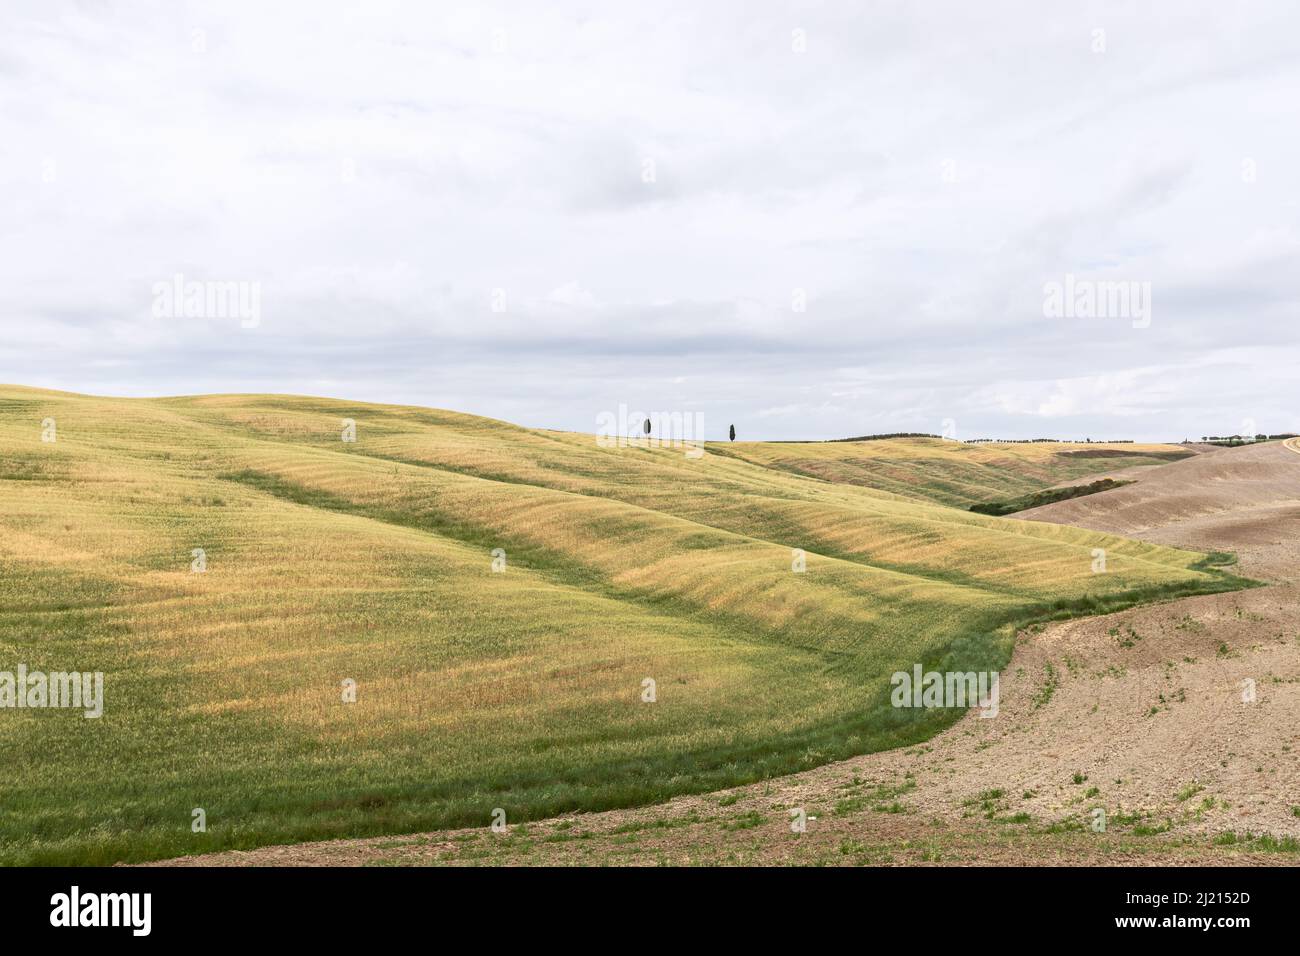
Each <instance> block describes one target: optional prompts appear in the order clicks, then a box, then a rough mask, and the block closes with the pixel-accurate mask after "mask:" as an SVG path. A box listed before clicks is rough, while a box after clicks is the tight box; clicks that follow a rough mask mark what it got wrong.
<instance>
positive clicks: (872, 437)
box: [826, 432, 942, 441]
mask: <svg viewBox="0 0 1300 956" xmlns="http://www.w3.org/2000/svg"><path fill="white" fill-rule="evenodd" d="M940 437H942V436H940V435H931V434H930V433H929V432H890V433H889V434H887V435H859V436H858V437H857V438H828V439H826V440H827V441H881V440H883V439H886V438H940Z"/></svg>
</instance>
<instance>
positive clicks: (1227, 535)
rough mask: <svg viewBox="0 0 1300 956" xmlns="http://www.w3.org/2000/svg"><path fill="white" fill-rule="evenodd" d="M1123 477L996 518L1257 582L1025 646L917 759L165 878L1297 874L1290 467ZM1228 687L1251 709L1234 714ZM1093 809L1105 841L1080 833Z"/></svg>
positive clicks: (871, 762) (1299, 453)
mask: <svg viewBox="0 0 1300 956" xmlns="http://www.w3.org/2000/svg"><path fill="white" fill-rule="evenodd" d="M1135 477H1139V479H1140V480H1139V483H1138V484H1134V485H1129V486H1126V487H1123V488H1118V489H1115V490H1113V491H1108V492H1103V493H1101V494H1097V495H1091V496H1088V497H1084V498H1076V499H1072V500H1070V501H1064V502H1059V503H1057V504H1054V505H1048V506H1045V507H1042V508H1036V509H1033V510H1031V511H1026V512H1022V513H1021V514H1019V515H1016V517H1018V518H1023V519H1027V520H1035V521H1052V522H1057V523H1068V524H1072V525H1078V526H1081V527H1087V528H1094V529H1097V530H1104V531H1112V532H1117V533H1119V534H1123V535H1126V536H1129V537H1134V538H1141V539H1144V540H1150V541H1156V542H1160V543H1164V544H1172V545H1178V546H1181V547H1186V548H1191V549H1194V550H1200V551H1235V552H1237V553H1238V555H1239V557H1240V567H1239V568H1238V569H1235V570H1237V571H1238V572H1239V573H1241V574H1244V575H1248V576H1251V577H1254V578H1257V579H1260V580H1265V581H1268V582H1270V584H1269V586H1267V587H1262V588H1257V589H1254V590H1248V591H1239V592H1233V593H1230V594H1222V595H1210V596H1203V597H1193V598H1186V599H1182V600H1177V601H1171V602H1167V603H1164V604H1157V605H1152V606H1149V607H1144V608H1137V609H1133V610H1129V611H1124V612H1121V613H1118V614H1112V615H1107V616H1104V617H1097V618H1088V619H1083V620H1076V621H1067V622H1063V623H1059V624H1054V625H1051V626H1049V627H1047V628H1045V629H1042V630H1041V631H1036V630H1031V631H1026V632H1024V633H1022V634H1021V635H1020V639H1019V641H1018V644H1017V648H1016V651H1015V654H1014V656H1013V659H1012V661H1011V663H1010V664H1009V665H1008V666H1007V668H1006V669H1005V670H1004V672H1003V678H1002V685H1001V712H1000V714H999V716H998V717H996V718H994V719H982V718H980V717H979V715H978V713H977V712H971V713H969V714H967V716H966V717H964V718H963V719H962V720H960V721H958V722H957V724H955V725H954V726H953V727H951V728H949V729H948V730H947V731H945V732H943V733H941V734H939V735H938V736H936V737H935V738H933V739H932V740H930V741H929V742H927V743H926V744H924V745H922V746H919V747H913V748H909V749H906V750H895V751H889V752H886V753H879V754H871V755H867V756H863V757H857V758H854V759H851V760H846V761H843V762H840V763H834V764H828V765H826V766H824V767H820V768H817V769H815V770H811V771H808V772H806V773H801V774H795V775H792V776H789V777H784V778H780V779H776V780H771V781H767V782H764V783H759V784H754V785H752V786H748V787H742V788H738V789H736V790H733V791H729V792H726V793H722V794H708V795H702V796H692V797H681V798H678V799H676V800H673V801H670V802H669V803H666V804H661V805H657V806H651V807H644V808H639V809H635V810H617V811H611V812H608V813H599V814H582V815H577V816H570V817H564V818H557V819H553V820H548V821H543V822H540V823H533V824H528V825H524V826H515V827H511V828H510V829H509V831H508V832H507V833H503V834H496V833H492V832H491V831H490V830H488V828H486V827H482V828H477V829H470V830H459V831H443V832H437V833H429V834H419V835H412V836H406V837H398V838H393V837H381V838H374V839H363V840H342V841H332V842H327V843H313V844H302V845H297V846H284V847H264V848H260V849H256V850H251V851H247V852H229V853H220V854H212V855H209V856H204V857H187V858H181V859H177V860H171V861H166V862H167V863H168V864H173V865H187V864H188V865H194V864H199V865H249V864H254V865H299V866H302V865H326V864H327V865H362V864H481V863H487V864H538V863H542V864H590V863H602V864H656V863H672V864H682V863H709V864H729V863H740V864H789V863H809V864H811V863H819V864H825V863H837V864H906V865H916V864H927V863H930V864H964V863H979V864H1006V865H1022V864H1026V863H1036V864H1075V865H1077V864H1111V865H1114V864H1173V865H1182V864H1186V865H1200V864H1206V863H1216V864H1236V863H1241V864H1251V865H1261V864H1270V863H1272V864H1287V865H1295V864H1296V863H1297V862H1300V854H1298V853H1297V852H1296V851H1295V849H1294V847H1295V845H1296V841H1297V839H1300V719H1298V718H1300V605H1298V603H1297V600H1296V598H1297V593H1296V588H1297V574H1296V569H1297V567H1300V450H1297V449H1294V448H1289V447H1286V446H1284V445H1282V444H1280V443H1269V444H1265V445H1257V446H1245V447H1241V448H1233V449H1214V450H1212V451H1205V452H1204V453H1202V454H1199V455H1197V456H1196V457H1194V458H1189V459H1186V460H1183V461H1179V462H1174V463H1171V464H1168V465H1160V466H1156V467H1154V468H1146V469H1143V470H1142V473H1141V474H1140V476H1135ZM1247 681H1253V688H1254V700H1253V701H1249V700H1243V693H1244V692H1245V691H1246V689H1247V688H1248V687H1250V686H1251V685H1250V684H1248V683H1246V682H1247ZM1247 696H1248V695H1247ZM1098 807H1100V808H1102V809H1103V810H1104V811H1105V813H1106V815H1107V816H1106V824H1107V825H1106V828H1105V831H1104V832H1094V830H1093V829H1092V823H1093V819H1094V818H1093V810H1094V808H1098ZM798 809H802V810H803V811H804V812H805V813H806V814H807V815H808V816H809V817H810V818H811V817H816V819H815V820H814V819H810V820H809V822H808V824H807V829H806V832H803V833H795V832H793V831H792V829H791V825H790V824H791V817H790V814H791V812H792V811H794V810H798ZM1244 834H1249V835H1251V837H1250V838H1249V839H1246V840H1244V842H1243V840H1242V835H1244ZM1261 836H1262V837H1264V839H1260V837H1261ZM1216 837H1217V841H1216ZM1229 839H1232V840H1233V841H1234V842H1233V843H1231V844H1228V843H1227V842H1226V841H1227V840H1229Z"/></svg>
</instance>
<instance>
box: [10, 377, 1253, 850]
mask: <svg viewBox="0 0 1300 956" xmlns="http://www.w3.org/2000/svg"><path fill="white" fill-rule="evenodd" d="M349 423H352V425H349ZM353 426H354V429H355V432H354V437H355V440H344V439H345V437H353V433H352V432H351V430H350V429H351V427H353ZM1080 450H1084V451H1091V452H1094V453H1095V452H1100V451H1103V450H1105V446H1088V447H1087V448H1086V449H1085V448H1083V446H1063V445H1054V446H1048V447H1046V448H1042V447H1039V446H1019V445H1017V446H992V445H986V446H961V445H957V444H955V443H950V442H940V441H937V440H919V439H916V440H914V439H906V440H898V441H875V442H858V443H825V444H818V445H811V444H802V445H766V444H763V443H736V444H734V445H713V444H710V445H709V446H708V447H707V449H706V453H705V454H704V455H703V456H702V457H698V458H694V457H691V456H689V455H687V454H684V453H683V450H682V449H681V448H671V447H651V445H650V444H649V443H642V444H639V445H637V444H634V445H631V446H629V447H601V446H600V445H599V444H598V443H597V441H596V440H595V438H594V437H593V436H592V435H582V434H574V433H560V432H547V431H538V430H530V429H525V428H520V427H516V426H513V425H510V424H507V423H504V422H500V421H494V420H490V419H485V418H479V417H475V416H471V415H464V414H459V413H456V412H449V411H439V410H433V409H426V408H415V407H402V406H391V405H368V404H362V403H355V402H347V401H339V400H332V399H323V398H301V397H287V396H272V395H214V396H198V397H185V398H162V399H112V398H93V397H87V396H79V395H73V394H68V393H56V392H49V391H41V390H36V389H29V388H22V387H18V386H0V671H6V670H7V671H12V670H14V669H15V668H16V667H17V666H18V665H20V664H21V665H23V666H24V667H26V668H27V669H28V670H29V671H34V670H42V671H45V672H55V671H69V672H71V671H77V672H91V671H95V672H102V673H103V674H104V699H103V714H102V716H101V717H98V718H94V719H88V718H86V717H84V716H83V714H82V713H81V712H79V711H74V710H33V709H10V710H0V751H3V759H4V761H5V766H6V768H7V770H6V773H5V775H4V777H3V781H2V782H0V788H2V789H3V793H2V795H0V862H5V863H107V862H114V861H122V860H143V859H153V858H160V857H165V856H172V855H178V854H182V853H195V852H203V851H208V850H215V849H222V848H237V847H252V846H258V845H263V844H268V843H276V842H292V841H298V840H307V839H317V838H325V837H335V836H351V835H365V834H379V833H395V832H404V831H412V830H417V829H430V828H438V827H447V826H453V825H471V824H475V823H487V822H489V821H490V819H491V818H492V815H493V813H494V811H497V810H501V811H504V813H505V815H506V817H507V819H509V820H510V821H512V822H517V821H521V820H526V819H530V818H536V817H539V816H543V815H548V814H554V813H558V812H562V811H565V810H572V809H595V808H608V807H617V806H629V805H634V804H639V803H645V802H648V801H653V800H659V799H664V798H666V797H669V796H672V795H674V794H678V793H684V792H693V791H701V790H705V789H716V788H719V787H724V786H730V785H733V784H737V783H741V782H746V781H752V780H756V779H761V778H763V777H765V776H770V775H774V774H778V773H784V772H789V771H792V770H797V769H802V768H806V767H811V766H815V765H817V764H821V763H825V762H827V761H829V760H832V759H836V758H840V757H845V756H849V755H852V754H856V753H865V752H868V751H872V750H879V749H882V748H885V747H891V746H897V745H900V744H904V743H909V742H913V741H916V740H920V739H924V738H925V737H927V736H929V735H930V734H932V733H934V732H935V731H937V730H938V729H940V728H941V727H943V726H945V725H946V724H947V723H948V722H950V721H951V720H952V719H954V718H955V717H956V716H957V714H936V713H935V712H933V711H927V712H915V711H910V710H899V709H894V708H890V707H889V706H888V690H889V676H890V674H892V673H893V672H894V671H897V670H906V669H910V668H911V667H912V666H913V665H914V664H916V663H921V664H924V665H925V666H927V667H930V666H937V665H941V664H944V665H947V666H951V667H956V668H957V669H969V668H978V667H987V668H992V667H997V666H1000V665H1001V664H1002V663H1004V662H1005V660H1006V659H1007V656H1008V654H1009V650H1010V646H1011V641H1012V638H1013V633H1014V632H1013V628H1014V626H1015V625H1017V624H1020V623H1024V622H1027V621H1029V620H1033V619H1041V618H1046V617H1050V616H1064V615H1070V614H1076V613H1091V612H1093V611H1096V610H1099V609H1104V608H1113V607H1119V606H1124V605H1126V604H1129V603H1133V602H1136V601H1141V600H1148V599H1152V598H1156V597H1160V596H1164V595H1169V594H1180V593H1193V592H1197V591H1213V590H1223V589H1227V588H1231V587H1236V586H1239V585H1240V583H1241V582H1240V581H1239V580H1237V579H1233V578H1231V577H1229V576H1228V575H1226V574H1224V573H1223V572H1221V571H1218V570H1216V569H1214V568H1213V567H1211V566H1210V564H1209V562H1207V561H1206V560H1205V556H1204V555H1200V554H1195V553H1191V552H1186V551H1179V550H1175V549H1172V548H1166V547H1161V546H1157V545H1153V544H1146V543H1141V542H1136V541H1131V540H1127V539H1123V538H1118V537H1114V536H1111V535H1107V534H1103V533H1099V532H1092V531H1084V530H1080V529H1075V528H1070V527H1065V526H1058V525H1049V524H1042V523H1036V522H1027V521H1010V520H1006V519H999V518H991V517H985V516H982V515H976V514H971V513H968V512H966V511H963V510H959V509H958V508H954V507H948V506H947V505H951V504H958V505H964V504H966V503H969V502H970V501H975V500H981V499H982V498H992V497H998V496H1005V495H1006V494H1008V493H1020V492H1022V491H1025V490H1034V489H1038V488H1043V487H1046V486H1048V485H1050V484H1053V483H1055V482H1059V481H1062V480H1065V479H1069V478H1071V477H1074V476H1076V475H1079V474H1084V473H1088V472H1090V471H1095V470H1096V468H1097V466H1098V464H1099V462H1098V460H1097V458H1096V456H1095V455H1094V456H1093V457H1088V456H1087V455H1076V454H1073V453H1074V452H1077V451H1080ZM1116 451H1117V453H1118V454H1119V455H1120V458H1121V459H1122V461H1120V460H1117V459H1116V458H1114V457H1112V458H1108V459H1106V460H1105V461H1104V462H1101V463H1102V464H1105V465H1109V466H1117V465H1120V464H1142V463H1151V462H1152V461H1158V460H1161V458H1162V457H1164V456H1169V455H1176V454H1177V453H1178V449H1177V448H1176V447H1173V446H1132V445H1128V446H1117V449H1116ZM896 492H897V493H896ZM926 498H930V499H934V500H924V499H926ZM1096 549H1104V551H1105V554H1106V565H1105V573H1095V572H1094V567H1095V554H1096ZM918 713H919V714H920V715H919V716H918ZM196 810H202V811H203V815H204V818H205V820H206V830H205V831H202V832H195V829H194V828H193V827H192V820H193V819H194V815H195V811H196Z"/></svg>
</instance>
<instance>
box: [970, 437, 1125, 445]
mask: <svg viewBox="0 0 1300 956" xmlns="http://www.w3.org/2000/svg"><path fill="white" fill-rule="evenodd" d="M966 441H967V442H968V443H969V444H972V445H975V444H979V443H980V442H996V443H997V444H999V445H1037V444H1040V443H1042V442H1050V443H1054V444H1057V445H1059V444H1061V443H1062V442H1068V443H1070V444H1072V445H1131V444H1133V439H1131V438H1115V439H1109V440H1098V441H1095V442H1094V441H1093V440H1092V439H1091V438H1083V439H1080V440H1077V441H1076V440H1075V439H1073V438H968V439H966Z"/></svg>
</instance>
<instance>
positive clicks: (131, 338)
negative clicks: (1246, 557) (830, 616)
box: [0, 0, 1300, 440]
mask: <svg viewBox="0 0 1300 956" xmlns="http://www.w3.org/2000/svg"><path fill="white" fill-rule="evenodd" d="M542 6H543V5H541V4H535V3H531V4H529V3H520V4H517V5H515V4H501V5H488V4H475V5H473V6H466V7H463V8H461V7H456V6H453V5H451V4H442V3H411V4H391V5H390V4H386V3H379V2H375V0H365V2H357V3H351V4H343V3H333V2H320V0H317V2H311V3H303V4H288V3H266V2H258V3H246V4H245V3H220V4H217V3H212V4H201V3H187V4H179V3H157V4H153V3H120V4H119V3H106V2H105V3H99V2H85V3H78V4H67V5H62V4H57V3H51V2H41V3H31V4H28V3H24V2H16V0H5V3H4V5H3V11H4V12H3V13H2V14H0V203H2V204H3V205H2V206H0V208H2V209H3V211H4V214H3V216H0V381H4V382H11V383H20V384H28V385H37V386H44V387H51V388H63V389H69V390H73V391H80V392H90V393H97V394H113V395H161V394H189V393H199V392H291V393H300V394H302V393H305V394H318V395H331V396H337V397H344V398H354V399H365V400H372V401H385V402H402V403H413V404H421V405H433V406H438V407H447V408H455V409H460V410H464V411H471V412H476V413H480V414H485V415H491V416H494V417H499V418H505V419H508V420H511V421H515V422H519V423H521V424H526V425H535V426H544V427H554V428H572V429H578V430H584V431H594V430H595V429H596V422H597V416H599V415H600V413H601V412H603V411H613V410H617V408H618V406H619V404H620V403H626V404H627V405H629V406H632V407H634V408H638V409H642V410H645V411H650V412H658V411H664V412H671V411H682V412H693V413H696V414H699V415H701V416H702V417H703V419H704V421H705V423H706V425H707V426H708V431H709V432H710V436H709V437H721V436H722V435H723V434H724V433H725V430H726V426H727V425H728V424H730V423H733V422H734V423H735V424H736V426H737V430H738V432H739V433H740V437H741V438H825V437H842V436H849V435H859V434H866V433H875V432H887V431H924V432H939V431H941V430H942V429H943V426H944V422H945V420H951V421H952V422H953V423H955V429H956V435H957V437H959V438H975V437H984V436H999V437H1037V436H1058V437H1084V436H1091V437H1094V438H1099V437H1113V438H1138V439H1142V438H1147V439H1170V440H1178V439H1181V438H1183V437H1187V436H1195V437H1199V436H1200V435H1203V434H1207V433H1214V432H1220V433H1224V434H1228V433H1232V432H1236V431H1240V430H1241V429H1242V428H1243V427H1248V423H1254V425H1255V427H1257V428H1258V429H1259V430H1261V431H1266V432H1276V431H1283V430H1288V431H1290V430H1294V431H1300V400H1298V399H1300V373H1298V371H1297V367H1298V364H1300V362H1298V360H1300V7H1297V5H1296V4H1295V3H1294V2H1291V0H1280V2H1277V3H1252V2H1234V3H1224V2H1213V3H1210V2H1206V3H1200V2H1188V0H1171V2H1149V3H1142V4H1132V3H1128V2H1113V3H1097V2H1077V3H1045V2H1042V0H1026V2H1023V3H1010V4H1004V3H990V2H981V3H966V2H957V0H949V2H919V0H917V2H909V3H903V2H876V3H848V2H844V3H829V2H827V3H761V2H752V0H751V2H743V3H741V2H735V3H726V2H708V3H703V2H700V0H690V2H684V3H680V4H679V3H675V2H656V3H653V4H632V3H595V2H593V3H587V4H562V3H547V4H545V5H544V6H545V8H546V11H545V12H543V11H542V9H541V8H542ZM1138 10H1140V11H1141V12H1137V11H1138ZM178 274H179V275H180V276H182V277H183V281H184V282H193V283H206V284H207V285H199V286H198V288H200V289H201V290H205V291H206V290H207V289H209V288H210V287H212V286H213V284H217V283H231V282H234V283H242V284H243V285H241V286H239V288H240V289H241V290H242V291H243V292H244V293H245V294H246V295H248V296H250V298H249V299H248V300H247V302H248V303H250V304H251V303H252V301H253V300H252V298H251V296H253V295H254V294H256V296H257V297H258V298H257V300H256V301H257V317H256V321H255V322H250V321H242V322H241V321H240V317H239V315H231V314H228V313H229V311H230V310H229V309H227V310H224V311H223V310H222V309H221V308H220V307H219V305H220V303H219V302H217V303H216V305H213V303H211V302H209V301H208V300H207V299H206V298H205V299H204V302H203V307H202V309H201V311H202V313H203V314H198V315H193V314H188V313H187V311H186V309H185V308H184V307H183V304H182V305H168V304H167V303H166V302H164V301H163V298H162V297H163V296H164V293H162V292H161V291H160V287H161V285H170V284H171V283H172V282H173V281H174V277H175V276H177V275H178ZM1067 275H1070V276H1073V277H1074V279H1073V282H1074V283H1075V286H1074V287H1075V288H1076V289H1079V288H1085V287H1088V286H1089V284H1091V285H1092V286H1094V287H1095V286H1096V284H1098V283H1107V282H1111V283H1124V284H1125V285H1124V286H1123V287H1122V288H1123V289H1125V290H1132V291H1133V292H1135V294H1136V295H1137V298H1135V299H1133V300H1132V301H1131V302H1130V304H1129V306H1128V309H1127V310H1121V314H1119V315H1113V314H1111V315H1098V314H1086V313H1088V312H1089V310H1088V308H1087V306H1086V304H1084V305H1081V307H1080V309H1079V310H1077V311H1079V312H1083V313H1085V314H1071V315H1055V314H1049V313H1051V312H1052V309H1050V308H1048V307H1046V306H1045V300H1046V299H1047V297H1048V293H1047V290H1048V289H1049V288H1050V287H1051V284H1052V283H1060V284H1062V285H1063V284H1064V283H1065V281H1066V278H1065V277H1066V276H1067ZM1112 288H1120V287H1118V286H1114V287H1112ZM1143 290H1149V296H1150V299H1149V314H1145V315H1143V314H1140V312H1138V311H1135V310H1137V309H1138V305H1137V304H1138V303H1141V302H1142V301H1143V296H1142V292H1143ZM214 301H215V300H214ZM1072 311H1075V310H1072ZM1092 311H1093V312H1094V313H1095V312H1097V311H1103V312H1104V311H1105V310H1104V309H1098V308H1094V309H1093V310H1092Z"/></svg>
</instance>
